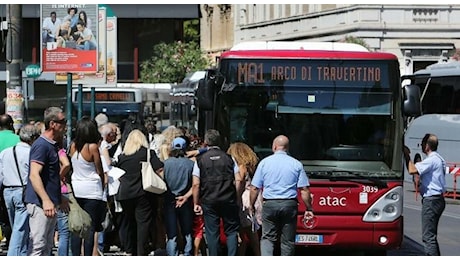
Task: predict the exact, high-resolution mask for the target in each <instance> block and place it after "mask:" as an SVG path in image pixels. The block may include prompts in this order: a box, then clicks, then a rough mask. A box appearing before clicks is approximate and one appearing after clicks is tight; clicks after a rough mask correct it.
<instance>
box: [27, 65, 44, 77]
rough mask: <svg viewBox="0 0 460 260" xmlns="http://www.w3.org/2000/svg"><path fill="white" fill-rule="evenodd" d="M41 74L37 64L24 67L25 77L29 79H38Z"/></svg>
mask: <svg viewBox="0 0 460 260" xmlns="http://www.w3.org/2000/svg"><path fill="white" fill-rule="evenodd" d="M41 74H42V69H41V68H40V65H38V64H30V65H27V67H26V76H27V77H29V78H38V77H40V75H41Z"/></svg>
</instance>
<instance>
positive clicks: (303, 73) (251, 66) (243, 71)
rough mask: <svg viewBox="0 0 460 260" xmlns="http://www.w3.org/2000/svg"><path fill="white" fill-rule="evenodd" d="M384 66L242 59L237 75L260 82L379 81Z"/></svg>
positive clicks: (243, 79)
mask: <svg viewBox="0 0 460 260" xmlns="http://www.w3.org/2000/svg"><path fill="white" fill-rule="evenodd" d="M382 70H383V68H382V67H380V66H375V65H374V66H364V65H363V64H350V65H343V64H337V65H333V66H331V65H329V66H327V65H324V66H323V65H321V64H318V65H316V66H313V65H305V64H280V65H275V64H274V63H265V62H239V63H238V65H237V73H238V74H237V75H238V82H239V83H243V84H244V83H260V84H263V83H265V82H266V81H267V82H268V81H291V82H301V81H302V82H318V83H319V82H331V81H342V82H379V81H381V78H382V76H383V75H382V73H383V72H382Z"/></svg>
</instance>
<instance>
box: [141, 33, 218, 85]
mask: <svg viewBox="0 0 460 260" xmlns="http://www.w3.org/2000/svg"><path fill="white" fill-rule="evenodd" d="M210 66H211V61H210V59H209V58H208V57H207V56H206V55H205V53H203V52H202V51H201V49H200V47H199V45H198V43H196V42H193V41H192V42H187V43H184V42H181V41H176V42H173V43H169V44H167V43H164V42H162V43H159V44H157V45H154V46H153V55H152V57H151V58H150V59H148V60H146V61H143V62H142V63H141V71H140V77H141V80H142V82H144V83H180V82H182V80H183V79H184V77H185V75H186V74H187V73H190V72H194V71H197V70H203V69H206V68H209V67H210Z"/></svg>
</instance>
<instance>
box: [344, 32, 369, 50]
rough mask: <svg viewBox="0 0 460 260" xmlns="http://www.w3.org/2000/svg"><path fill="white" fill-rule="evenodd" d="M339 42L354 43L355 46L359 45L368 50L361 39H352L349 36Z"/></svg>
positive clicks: (352, 37)
mask: <svg viewBox="0 0 460 260" xmlns="http://www.w3.org/2000/svg"><path fill="white" fill-rule="evenodd" d="M341 42H346V43H356V44H359V45H361V46H364V47H365V48H366V49H368V50H369V49H370V47H369V45H368V44H367V43H366V41H365V40H363V39H361V38H357V37H354V36H351V35H347V36H345V38H343V39H342V40H341Z"/></svg>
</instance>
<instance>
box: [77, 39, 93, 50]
mask: <svg viewBox="0 0 460 260" xmlns="http://www.w3.org/2000/svg"><path fill="white" fill-rule="evenodd" d="M77 49H79V50H85V51H89V50H95V49H96V44H94V42H92V41H84V42H83V44H79V45H77Z"/></svg>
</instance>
